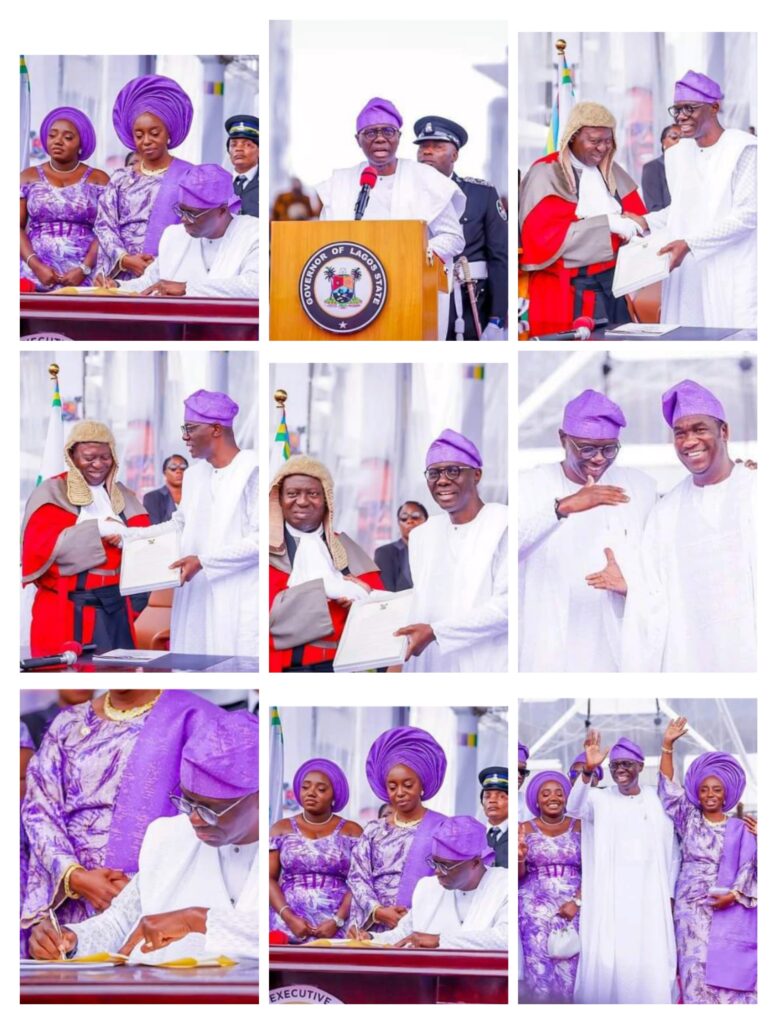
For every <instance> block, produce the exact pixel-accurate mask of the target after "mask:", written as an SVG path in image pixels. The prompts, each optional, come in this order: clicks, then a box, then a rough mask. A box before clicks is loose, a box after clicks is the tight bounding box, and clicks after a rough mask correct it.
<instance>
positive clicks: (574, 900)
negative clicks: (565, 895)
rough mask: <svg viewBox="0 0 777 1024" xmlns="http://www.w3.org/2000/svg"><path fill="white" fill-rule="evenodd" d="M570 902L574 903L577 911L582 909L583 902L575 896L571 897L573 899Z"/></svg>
mask: <svg viewBox="0 0 777 1024" xmlns="http://www.w3.org/2000/svg"><path fill="white" fill-rule="evenodd" d="M572 902H573V903H574V905H575V906H576V907H577V909H578V910H579V909H580V908H581V907H582V905H583V901H582V900H581V899H580V897H579V896H575V897H573V899H572Z"/></svg>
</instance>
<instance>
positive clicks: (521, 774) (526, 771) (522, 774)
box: [518, 768, 531, 779]
mask: <svg viewBox="0 0 777 1024" xmlns="http://www.w3.org/2000/svg"><path fill="white" fill-rule="evenodd" d="M518 775H519V777H520V778H522V779H525V778H526V776H527V775H531V768H519V769H518Z"/></svg>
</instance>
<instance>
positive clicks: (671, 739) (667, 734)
mask: <svg viewBox="0 0 777 1024" xmlns="http://www.w3.org/2000/svg"><path fill="white" fill-rule="evenodd" d="M687 732H688V719H687V718H683V717H682V716H681V717H680V718H675V719H673V720H672V721H671V722H670V723H669V725H667V727H666V730H665V731H664V742H663V744H662V746H664V747H673V746H674V745H675V743H676V742H677V741H678V740H679V739H680V737H681V736H685V734H686V733H687Z"/></svg>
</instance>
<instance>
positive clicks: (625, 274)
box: [612, 235, 669, 299]
mask: <svg viewBox="0 0 777 1024" xmlns="http://www.w3.org/2000/svg"><path fill="white" fill-rule="evenodd" d="M664 245H666V238H665V236H664V235H648V236H647V238H640V237H639V236H638V235H637V236H636V237H634V238H632V240H631V241H630V242H629V243H628V245H622V246H621V247H620V249H618V257H617V261H616V263H615V278H614V280H613V283H612V294H613V295H614V296H615V298H616V299H617V298H620V297H621V295H628V294H631V293H632V292H636V291H639V289H640V288H645V287H646V286H647V285H649V284H654V283H655V282H656V281H663V280H664V279H665V278H667V277H669V253H668V252H667V253H664V255H663V256H659V255H658V250H659V249H661V248H663V246H664Z"/></svg>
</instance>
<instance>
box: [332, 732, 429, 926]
mask: <svg viewBox="0 0 777 1024" xmlns="http://www.w3.org/2000/svg"><path fill="white" fill-rule="evenodd" d="M447 765H448V762H447V759H446V757H445V751H444V750H443V749H442V747H441V746H440V744H439V743H438V742H437V740H436V739H435V738H434V737H433V736H431V735H430V734H429V733H428V732H426V731H425V730H424V729H416V728H415V727H413V726H400V727H398V728H396V729H388V730H387V731H386V732H384V733H381V735H380V736H378V738H377V739H376V740H375V742H374V743H373V744H372V746H371V747H370V751H369V753H368V755H367V763H366V765H365V770H366V773H367V781H368V782H369V784H370V786H371V788H372V791H373V793H374V794H375V795H376V796H377V797H378V799H379V800H382V801H385V802H387V803H389V804H391V812H390V813H389V814H388V816H387V817H385V818H381V819H380V820H379V821H371V822H370V823H369V824H368V825H367V826H366V828H365V829H364V834H363V835H362V837H361V839H360V840H359V842H358V843H357V844H356V846H355V848H354V851H353V856H352V858H351V870H350V871H349V873H348V888H349V889H350V890H351V895H352V902H351V916H350V919H349V922H348V925H349V927H350V926H351V925H355V926H356V927H358V928H360V929H362V930H364V931H371V932H381V931H388V930H389V929H390V928H396V926H397V924H398V923H399V921H400V919H401V918H402V917H404V915H405V914H406V913H407V911H408V909H409V908H410V903H411V900H412V896H413V890H414V889H415V886H416V882H418V880H419V878H424V877H425V876H426V875H431V874H432V869H431V868H430V867H429V865H428V864H427V858H428V857H429V855H430V854H431V850H432V838H433V834H434V831H435V829H436V828H437V826H438V825H439V824H440V822H442V821H444V820H445V818H446V815H444V814H439V813H438V812H437V811H430V810H429V809H428V808H426V807H424V805H423V802H422V801H423V800H431V798H432V797H433V796H434V795H435V794H436V793H437V792H438V791H439V790H440V787H441V786H442V784H443V781H444V779H445V769H446V768H447Z"/></svg>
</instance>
